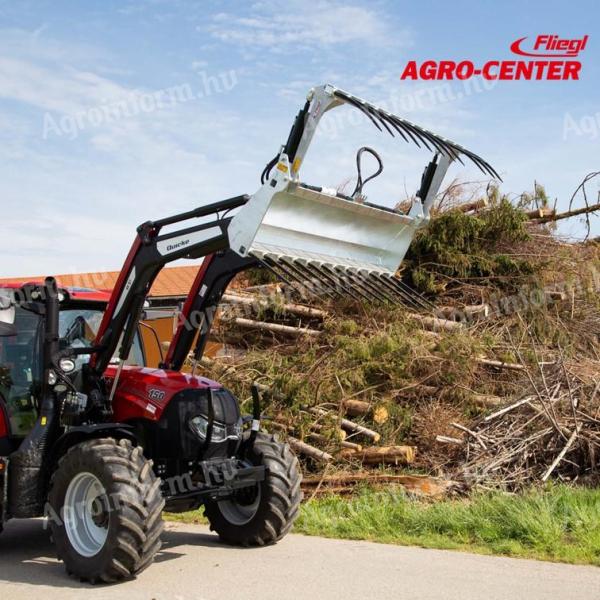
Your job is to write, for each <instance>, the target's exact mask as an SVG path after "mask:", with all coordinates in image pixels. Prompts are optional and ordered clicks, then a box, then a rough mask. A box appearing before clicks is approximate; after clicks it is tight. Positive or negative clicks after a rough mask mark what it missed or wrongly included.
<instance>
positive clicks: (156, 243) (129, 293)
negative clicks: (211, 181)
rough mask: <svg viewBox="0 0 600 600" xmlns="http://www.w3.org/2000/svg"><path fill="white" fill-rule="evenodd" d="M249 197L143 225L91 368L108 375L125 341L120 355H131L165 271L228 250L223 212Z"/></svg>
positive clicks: (106, 317) (100, 333)
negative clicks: (146, 305) (200, 220)
mask: <svg viewBox="0 0 600 600" xmlns="http://www.w3.org/2000/svg"><path fill="white" fill-rule="evenodd" d="M247 201H248V196H236V197H234V198H230V199H228V200H223V201H221V202H216V203H214V204H209V205H207V206H201V207H199V208H197V209H195V210H192V211H189V212H186V213H182V214H179V215H175V216H173V217H168V218H166V219H161V220H159V221H149V222H147V223H144V224H142V225H140V227H138V235H137V237H136V239H135V240H134V242H133V245H132V247H131V250H130V251H129V254H128V256H127V259H126V260H125V264H124V265H123V268H122V270H121V273H120V275H119V278H118V279H117V283H116V285H115V287H114V289H113V292H112V295H111V297H110V300H109V303H108V306H107V309H106V311H105V313H104V316H103V318H102V322H101V324H100V327H99V329H98V333H97V334H96V339H95V341H94V344H93V345H94V347H95V348H96V349H97V350H96V352H94V354H92V357H91V359H90V367H91V368H92V370H93V371H94V372H95V373H96V374H97V375H102V373H103V372H104V370H105V369H106V367H107V366H108V364H109V362H110V360H111V358H112V356H113V354H114V353H115V351H116V350H117V347H118V345H119V340H121V346H120V349H119V358H120V360H121V361H124V360H126V359H127V356H128V355H129V350H130V349H131V344H132V342H133V337H134V335H135V331H136V328H137V325H138V322H139V320H140V317H141V314H142V310H143V307H144V301H145V299H146V296H147V294H148V292H149V291H150V287H151V286H152V283H153V282H154V279H155V278H156V276H157V275H158V273H159V272H160V270H161V269H162V268H163V267H164V266H165V265H166V264H167V263H170V262H173V261H175V260H178V259H180V258H190V259H194V258H201V257H204V256H207V255H209V254H211V253H214V252H218V251H220V250H224V249H226V248H228V247H229V238H228V227H229V224H230V222H231V217H228V216H227V215H226V214H224V215H222V214H221V213H227V212H228V211H230V210H232V209H235V208H238V207H240V206H243V205H244V204H246V202H247ZM211 215H213V216H214V217H215V218H214V219H213V220H209V221H207V222H204V223H202V224H200V225H195V226H192V227H187V228H185V229H179V230H177V231H170V232H168V233H161V230H162V228H163V227H166V226H169V225H174V224H177V223H182V222H185V221H189V220H191V219H196V218H200V217H208V216H211Z"/></svg>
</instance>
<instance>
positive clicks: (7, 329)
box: [0, 321, 17, 337]
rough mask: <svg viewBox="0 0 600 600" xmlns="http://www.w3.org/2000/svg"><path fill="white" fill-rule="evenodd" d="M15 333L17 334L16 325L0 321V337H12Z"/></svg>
mask: <svg viewBox="0 0 600 600" xmlns="http://www.w3.org/2000/svg"><path fill="white" fill-rule="evenodd" d="M13 335H17V327H16V325H14V324H13V323H4V322H3V321H0V337H11V336H13Z"/></svg>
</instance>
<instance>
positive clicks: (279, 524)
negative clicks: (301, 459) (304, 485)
mask: <svg viewBox="0 0 600 600" xmlns="http://www.w3.org/2000/svg"><path fill="white" fill-rule="evenodd" d="M245 443H247V441H246V442H245ZM248 458H249V460H250V462H252V464H254V465H264V466H265V467H266V477H265V480H264V481H262V482H261V483H260V484H257V486H256V487H255V488H250V489H246V490H240V491H239V492H238V493H237V494H236V496H235V497H234V498H233V499H232V500H227V501H220V502H207V503H206V506H205V509H204V514H205V515H206V517H207V518H208V520H209V522H210V528H211V530H213V531H215V532H216V533H218V534H219V537H220V538H221V540H223V541H224V542H226V543H228V544H234V545H241V546H265V545H267V544H274V543H275V542H277V541H278V540H280V539H281V538H282V537H283V536H284V535H286V534H287V533H288V532H289V531H290V529H291V528H292V525H293V523H294V521H295V520H296V517H297V516H298V511H299V510H300V502H301V501H302V491H301V490H300V483H301V481H302V475H301V471H300V465H299V464H298V459H297V458H296V456H295V455H294V453H293V452H292V451H291V450H290V447H289V446H288V445H287V444H282V443H281V442H279V441H278V440H277V438H276V437H275V436H273V435H267V434H263V433H259V434H258V436H257V438H256V441H255V442H254V448H253V451H252V452H251V454H250V456H249V457H248Z"/></svg>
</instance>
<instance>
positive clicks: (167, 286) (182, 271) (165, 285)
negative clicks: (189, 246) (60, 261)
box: [0, 263, 200, 298]
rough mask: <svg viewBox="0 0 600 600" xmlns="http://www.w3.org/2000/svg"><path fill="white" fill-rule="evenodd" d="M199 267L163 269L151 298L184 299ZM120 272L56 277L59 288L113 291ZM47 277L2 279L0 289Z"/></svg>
mask: <svg viewBox="0 0 600 600" xmlns="http://www.w3.org/2000/svg"><path fill="white" fill-rule="evenodd" d="M199 266H200V263H198V265H193V266H185V267H169V268H167V269H163V270H162V271H161V272H160V273H159V274H158V277H157V278H156V281H155V282H154V284H153V285H152V289H151V290H150V294H149V295H150V296H151V297H153V298H165V297H167V298H168V297H182V296H187V293H188V292H189V291H190V288H191V287H192V283H193V281H194V278H195V277H196V274H197V273H198V268H199ZM118 276H119V271H105V272H98V273H73V274H67V275H64V274H63V275H55V276H54V277H55V278H56V280H57V283H58V285H59V286H62V287H65V288H88V289H94V290H106V291H109V292H110V291H112V289H113V287H114V285H115V283H116V281H117V277H118ZM44 278H45V276H41V277H40V276H35V277H6V278H4V279H1V278H0V287H1V286H2V284H7V283H29V282H33V281H43V280H44Z"/></svg>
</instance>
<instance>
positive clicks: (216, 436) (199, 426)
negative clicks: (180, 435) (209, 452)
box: [188, 415, 237, 443]
mask: <svg viewBox="0 0 600 600" xmlns="http://www.w3.org/2000/svg"><path fill="white" fill-rule="evenodd" d="M188 423H189V426H190V429H191V430H192V433H194V434H195V435H197V436H198V437H199V438H200V439H201V440H202V441H204V440H206V435H207V432H208V419H206V418H205V417H203V416H202V415H198V416H197V417H192V418H191V419H190V420H189V421H188ZM229 437H233V436H228V435H227V429H226V428H225V426H224V425H221V424H220V423H217V422H216V421H213V426H212V433H211V436H210V441H211V442H216V443H219V442H225V441H226V440H227V439H228V438H229ZM235 437H237V436H235Z"/></svg>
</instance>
